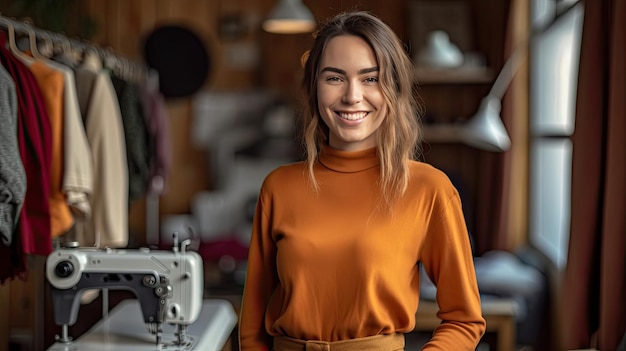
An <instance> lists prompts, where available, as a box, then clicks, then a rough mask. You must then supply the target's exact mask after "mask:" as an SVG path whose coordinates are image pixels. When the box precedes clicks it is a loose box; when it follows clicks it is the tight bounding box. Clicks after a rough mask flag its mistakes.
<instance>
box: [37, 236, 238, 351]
mask: <svg viewBox="0 0 626 351" xmlns="http://www.w3.org/2000/svg"><path fill="white" fill-rule="evenodd" d="M187 245H189V240H185V241H184V242H183V243H182V245H181V247H180V248H179V247H178V240H177V239H176V238H175V240H174V246H173V248H172V250H171V251H168V250H150V249H147V248H145V249H137V250H130V249H128V250H119V249H116V250H114V249H95V248H79V247H75V248H62V249H58V250H55V251H54V252H52V253H51V254H50V255H49V256H48V258H47V262H46V277H47V279H48V281H49V283H50V285H51V295H52V303H53V312H54V319H55V322H56V324H57V325H60V326H61V327H62V335H61V336H60V337H58V338H57V343H56V344H55V345H53V347H51V348H50V349H49V350H78V349H80V350H87V349H88V350H96V349H98V350H99V348H98V345H100V346H102V347H105V348H104V349H107V350H108V349H110V347H111V346H115V349H116V350H122V349H129V350H138V349H146V350H148V349H151V350H152V349H155V346H156V349H159V350H160V349H162V348H163V349H168V350H169V349H174V350H194V349H196V347H197V346H198V345H197V343H198V342H199V341H201V340H202V339H203V334H206V333H207V332H208V331H209V330H208V329H209V327H210V325H209V324H211V323H212V324H215V321H214V318H213V317H215V316H214V315H215V314H216V313H215V312H216V311H217V310H215V306H222V309H223V308H224V305H223V304H222V305H219V304H217V305H216V304H215V303H209V302H210V301H209V300H203V291H204V284H203V265H202V258H201V257H200V255H198V254H197V253H196V252H193V251H187V250H186V246H187ZM88 289H102V290H103V291H108V290H130V291H132V292H133V293H134V295H135V296H136V297H137V300H136V301H134V300H133V301H123V302H122V303H120V305H123V304H131V307H132V306H133V305H134V307H132V308H125V309H120V308H118V307H119V306H120V305H118V306H116V308H115V309H113V310H112V311H111V313H110V314H106V315H105V316H104V318H103V320H102V321H100V322H99V323H98V324H97V325H96V326H95V327H94V328H92V330H90V331H89V332H88V333H86V335H84V336H81V337H80V338H79V339H77V340H76V341H74V340H72V338H71V337H70V336H69V335H68V333H67V330H68V326H70V325H73V324H74V323H76V319H77V315H78V309H79V307H80V297H81V295H82V293H83V292H84V291H85V290H88ZM223 302H225V303H227V302H226V301H223ZM228 307H230V309H228ZM226 308H227V310H226V314H223V310H222V315H221V318H223V320H222V321H219V323H218V324H221V325H218V326H217V327H219V328H222V329H224V327H226V328H227V329H225V330H224V332H228V334H226V336H228V335H229V334H230V330H232V328H233V327H234V324H235V320H236V315H235V313H234V311H232V306H230V305H228V306H226ZM211 309H212V310H211ZM137 310H140V311H137ZM131 311H136V312H131ZM201 311H202V314H201V313H200V312H201ZM211 311H212V312H213V313H210V314H207V312H211ZM129 313H133V314H136V315H137V316H135V317H134V318H133V316H131V315H129ZM140 315H141V316H143V322H144V323H145V327H144V326H143V325H142V323H141V321H140V318H139V316H140ZM200 315H202V318H201V320H199V318H198V317H199V316H200ZM113 321H115V322H113ZM211 321H213V322H211ZM135 322H139V323H135ZM210 322H211V323H210ZM138 325H139V326H140V328H137V326H138ZM164 325H165V326H166V328H165V331H166V332H171V333H172V334H173V336H174V338H173V340H171V341H169V340H168V341H166V342H164V338H163V336H164V329H163V326H164ZM170 326H171V327H173V328H170ZM146 327H147V328H146ZM213 327H216V326H213ZM228 328H230V330H228ZM146 329H147V330H146ZM189 330H192V331H193V333H194V335H189V333H188V332H189ZM97 335H99V336H97ZM150 335H152V337H150ZM94 337H95V339H94ZM151 338H154V339H152V340H153V341H152V342H149V341H148V340H149V339H151ZM220 340H222V341H223V340H224V339H223V338H222V339H220ZM142 345H143V346H145V347H147V348H141V347H140V346H142ZM126 346H127V347H128V348H126ZM202 349H203V350H205V349H207V348H206V345H205V346H202Z"/></svg>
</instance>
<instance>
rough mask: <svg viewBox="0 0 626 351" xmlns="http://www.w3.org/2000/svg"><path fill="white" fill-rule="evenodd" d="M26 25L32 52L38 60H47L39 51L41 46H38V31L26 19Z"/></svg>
mask: <svg viewBox="0 0 626 351" xmlns="http://www.w3.org/2000/svg"><path fill="white" fill-rule="evenodd" d="M24 27H25V28H26V32H27V33H28V42H29V44H30V47H29V48H30V53H31V55H33V57H34V58H35V59H37V60H45V59H46V58H45V57H44V56H43V55H41V53H39V48H38V47H37V33H35V30H34V29H33V27H31V25H30V23H29V22H28V21H24Z"/></svg>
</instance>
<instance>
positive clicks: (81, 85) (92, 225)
mask: <svg viewBox="0 0 626 351" xmlns="http://www.w3.org/2000/svg"><path fill="white" fill-rule="evenodd" d="M74 75H75V78H76V91H77V94H78V103H79V106H80V110H81V115H82V116H83V123H84V126H85V131H86V134H87V139H88V141H89V146H90V150H91V156H92V160H93V176H94V183H93V192H92V195H91V197H90V199H89V201H90V205H91V211H92V212H91V217H90V218H88V219H85V220H80V221H79V220H76V225H75V226H74V229H75V230H74V233H73V235H74V237H75V239H76V240H77V241H78V242H79V243H80V245H82V246H92V245H95V246H99V247H111V248H120V247H125V246H126V245H127V243H128V170H127V161H126V144H125V141H124V132H123V129H122V128H123V126H122V117H121V113H120V106H119V102H118V100H117V97H116V95H115V90H114V88H113V84H112V83H111V79H110V77H109V75H108V74H107V73H106V72H105V71H103V69H102V63H101V62H100V60H99V58H98V57H97V56H95V53H92V52H88V53H87V54H86V56H85V59H84V61H83V63H82V65H81V66H80V67H79V68H77V69H76V71H75V72H74ZM68 234H69V233H68Z"/></svg>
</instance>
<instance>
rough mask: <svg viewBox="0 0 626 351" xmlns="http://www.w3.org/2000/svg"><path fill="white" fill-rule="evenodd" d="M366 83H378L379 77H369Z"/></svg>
mask: <svg viewBox="0 0 626 351" xmlns="http://www.w3.org/2000/svg"><path fill="white" fill-rule="evenodd" d="M365 82H366V83H378V77H367V78H365Z"/></svg>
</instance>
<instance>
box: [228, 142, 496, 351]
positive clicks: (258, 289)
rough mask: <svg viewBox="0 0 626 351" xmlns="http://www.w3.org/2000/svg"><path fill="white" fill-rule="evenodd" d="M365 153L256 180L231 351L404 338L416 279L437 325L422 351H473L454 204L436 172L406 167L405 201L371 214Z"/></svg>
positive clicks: (473, 321) (328, 157) (469, 278)
mask: <svg viewBox="0 0 626 351" xmlns="http://www.w3.org/2000/svg"><path fill="white" fill-rule="evenodd" d="M379 172H380V168H379V161H378V157H377V155H376V150H375V149H369V150H364V151H358V152H345V151H339V150H334V149H331V148H329V147H324V148H323V149H322V150H321V153H320V159H319V162H318V163H317V164H316V165H315V175H316V177H317V180H318V182H319V185H320V191H319V192H315V191H314V190H313V188H312V186H311V185H310V183H309V180H308V178H307V170H306V166H305V164H304V163H301V162H300V163H293V164H289V165H285V166H281V167H279V168H278V169H276V170H274V171H273V172H271V173H270V174H269V175H268V176H267V178H266V179H265V181H264V183H263V186H262V188H261V191H260V194H259V199H258V202H257V208H256V214H255V218H254V223H253V229H252V238H251V241H250V249H249V255H248V270H247V276H246V284H245V288H244V295H243V304H242V310H241V317H240V322H239V332H240V347H241V350H243V351H250V350H271V348H272V336H277V335H285V336H290V337H292V338H297V339H303V340H323V341H337V340H345V339H352V338H360V337H366V336H372V335H377V334H392V333H405V332H410V331H411V330H413V328H414V326H415V312H416V310H417V308H418V301H419V279H420V277H419V267H418V262H421V263H422V264H423V265H424V268H425V270H426V272H427V273H428V275H429V276H430V277H431V279H432V281H433V282H434V283H435V284H436V285H437V302H438V304H439V307H440V308H439V313H438V316H439V317H440V318H441V319H442V321H443V323H442V324H441V325H440V326H439V327H438V328H437V329H436V330H435V332H434V334H433V336H432V338H431V340H430V342H429V343H428V344H427V345H426V346H425V348H424V350H474V349H475V347H476V345H477V343H478V341H479V340H480V338H481V336H482V335H483V333H484V331H485V321H484V319H483V318H482V314H481V308H480V298H479V294H478V287H477V284H476V276H475V272H474V265H473V260H472V254H471V249H470V243H469V237H468V233H467V228H466V224H465V220H464V218H463V213H462V210H461V202H460V199H459V195H458V192H457V191H456V189H455V188H454V186H453V185H452V183H451V182H450V180H449V179H448V177H447V176H446V175H445V174H444V173H443V172H441V171H439V170H437V169H435V168H433V167H432V166H430V165H428V164H425V163H421V162H411V165H410V177H411V179H410V183H409V187H408V190H407V192H406V194H405V196H404V197H403V198H402V199H401V200H400V201H399V203H397V205H396V206H395V207H394V209H393V210H392V211H391V212H389V211H386V210H384V209H382V210H381V209H380V206H379V201H378V199H379V197H378V186H377V181H378V179H379Z"/></svg>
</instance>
